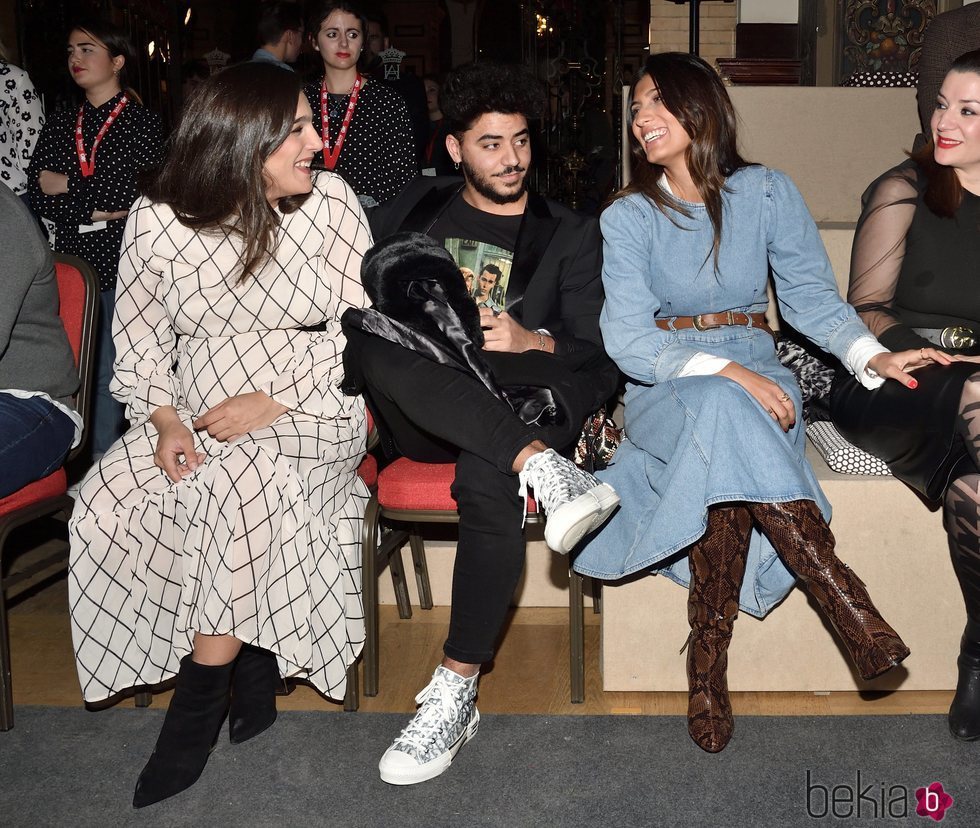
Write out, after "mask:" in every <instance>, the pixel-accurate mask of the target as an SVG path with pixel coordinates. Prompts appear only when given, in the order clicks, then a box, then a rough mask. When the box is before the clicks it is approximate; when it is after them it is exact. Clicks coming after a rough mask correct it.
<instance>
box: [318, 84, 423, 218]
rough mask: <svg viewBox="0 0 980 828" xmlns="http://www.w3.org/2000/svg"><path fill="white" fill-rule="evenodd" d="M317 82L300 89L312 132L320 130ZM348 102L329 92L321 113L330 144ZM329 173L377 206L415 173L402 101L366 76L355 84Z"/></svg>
mask: <svg viewBox="0 0 980 828" xmlns="http://www.w3.org/2000/svg"><path fill="white" fill-rule="evenodd" d="M321 83H322V79H321V80H318V81H315V82H313V83H308V84H307V85H306V86H305V87H304V89H303V91H304V92H305V93H306V99H307V100H308V101H309V103H310V108H311V109H312V110H313V128H314V129H315V130H316V131H317V132H318V133H320V132H321V121H320V84H321ZM349 101H350V95H330V105H329V108H328V110H327V117H328V120H329V123H330V145H331V146H333V145H334V143H335V141H336V140H337V136H338V135H339V134H340V127H341V125H342V124H343V122H344V115H345V114H346V113H347V104H348V102H349ZM321 134H322V133H321ZM317 160H318V161H319V160H320V158H318V159H317ZM333 171H334V172H335V173H339V174H340V175H341V176H343V177H344V179H345V180H346V181H347V183H348V184H350V186H351V189H352V190H353V191H354V192H355V193H356V194H357V196H358V198H359V199H360V200H361V203H362V204H363V205H364V206H365V207H372V206H374V204H382V203H384V202H385V201H387V200H388V199H390V198H393V197H394V196H396V195H398V193H399V192H400V191H401V189H402V187H404V186H405V184H406V183H407V182H409V181H411V179H412V178H413V177H414V176H415V175H416V174H417V173H418V163H417V162H416V160H415V143H414V141H413V137H412V125H411V123H410V122H409V120H408V112H407V111H406V109H405V102H404V101H403V100H402V98H401V96H400V95H399V94H398V93H397V92H395V91H393V90H392V89H390V88H389V87H387V86H385V85H384V84H382V83H378V82H377V81H375V80H370V79H369V80H368V83H367V84H365V86H363V87H362V88H361V91H360V93H359V94H358V96H357V106H356V107H355V109H354V116H353V118H351V123H350V127H349V128H348V130H347V137H346V138H345V139H344V145H343V147H342V148H341V150H340V158H339V159H338V160H337V166H336V167H334V169H333Z"/></svg>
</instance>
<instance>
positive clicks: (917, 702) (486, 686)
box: [10, 576, 952, 715]
mask: <svg viewBox="0 0 980 828" xmlns="http://www.w3.org/2000/svg"><path fill="white" fill-rule="evenodd" d="M67 607H68V589H67V579H66V578H65V577H64V576H62V577H60V578H57V579H55V580H53V582H51V583H49V585H48V586H46V587H45V588H44V589H41V590H39V591H37V592H35V593H34V594H31V595H28V596H26V597H24V598H22V599H20V600H16V599H15V601H14V602H13V604H12V606H11V608H10V623H11V650H12V673H13V689H14V704H15V705H26V704H35V705H38V704H40V705H64V706H75V705H81V699H80V693H79V687H78V680H77V678H76V675H75V666H74V661H73V658H72V649H71V634H70V626H69V619H68V610H67ZM448 617H449V614H448V609H447V608H445V607H437V608H435V609H433V610H428V611H427V610H420V609H417V608H416V609H415V612H414V617H413V618H412V619H410V620H405V621H402V620H400V619H399V618H398V614H397V612H396V610H395V608H394V607H389V606H385V607H382V611H381V688H380V689H381V692H380V693H379V695H378V696H377V697H375V698H362V701H361V709H362V710H365V711H386V712H408V711H411V710H414V708H415V702H414V697H415V694H416V693H417V692H418V691H419V690H420V689H421V688H422V687H424V686H425V684H426V683H427V682H428V680H429V677H430V675H431V673H432V670H433V668H434V666H435V665H436V664H437V663H438V661H439V659H440V657H441V651H442V644H443V641H444V639H445V636H446V630H447V626H448ZM567 619H568V616H567V610H565V609H557V608H522V609H518V610H516V611H515V612H514V613H513V615H512V617H511V620H510V624H509V627H508V629H507V630H506V634H505V636H504V639H503V641H502V643H501V646H500V649H499V652H498V655H497V658H496V661H495V662H494V663H493V664H492V665H490V667H489V669H488V671H487V672H486V673H485V675H484V677H483V678H482V679H481V682H480V710H481V711H482V712H485V713H541V714H568V715H574V714H586V713H591V714H623V715H635V714H653V715H657V714H660V715H664V714H673V715H677V714H683V713H684V712H685V709H686V695H685V694H683V693H606V692H603V690H602V677H601V676H600V674H599V616H597V615H595V614H593V613H592V612H591V611H590V610H587V611H586V624H587V627H586V636H585V653H586V699H585V703H584V704H575V705H573V704H571V703H570V702H569V698H568V686H569V684H568V629H567ZM736 634H737V633H736ZM640 657H642V656H640ZM168 695H169V694H160V695H159V696H158V697H156V698H155V700H154V705H158V704H159V705H163V704H165V703H166V702H167V700H168ZM951 695H952V694H951V693H950V692H920V691H900V692H895V693H881V694H860V693H856V692H849V693H828V694H821V695H817V694H814V693H735V694H733V707H734V708H735V712H736V714H741V715H753V714H755V715H796V714H799V715H853V714H865V715H867V714H886V715H887V714H899V713H945V712H946V710H947V709H948V707H949V702H950V698H951ZM121 704H132V701H131V700H129V701H123V702H121ZM279 708H280V709H282V710H325V711H340V710H341V709H342V708H341V706H340V705H339V704H337V703H335V702H332V701H328V700H326V699H323V698H322V697H321V696H319V695H318V694H317V693H316V692H315V691H313V690H312V689H310V688H308V687H305V686H299V687H297V688H296V689H295V691H294V692H293V693H292V694H291V695H290V696H287V697H283V698H281V699H280V700H279Z"/></svg>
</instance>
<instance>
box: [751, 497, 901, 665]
mask: <svg viewBox="0 0 980 828" xmlns="http://www.w3.org/2000/svg"><path fill="white" fill-rule="evenodd" d="M749 510H750V511H751V512H752V517H754V518H755V520H756V522H757V523H758V524H759V525H760V526H761V527H762V530H763V531H764V532H765V533H766V535H768V537H769V540H770V541H771V542H772V545H773V546H774V547H776V551H777V552H778V553H779V555H780V557H782V559H783V561H784V562H785V563H786V565H787V566H788V567H789V568H790V569H791V570H793V572H794V573H795V574H796V576H797V577H798V578H799V579H800V580H801V581H803V583H804V585H805V586H806V588H807V591H808V592H809V593H810V595H812V596H813V597H814V599H815V600H816V602H817V603H818V604H819V605H820V609H821V610H823V613H824V615H826V616H827V618H828V619H829V620H830V622H831V624H833V626H834V629H835V630H837V634H838V635H839V636H840V637H841V640H842V641H843V643H844V646H845V647H846V648H847V651H848V653H849V654H850V656H851V660H852V661H853V662H854V665H855V666H856V667H857V669H858V672H859V673H860V674H861V677H862V678H864V679H866V680H868V679H873V678H875V677H876V676H880V675H881V674H882V673H884V672H886V671H888V670H890V669H891V668H892V667H894V666H896V665H897V664H898V663H899V662H901V661H902V660H903V659H905V657H906V656H908V654H909V648H908V647H906V646H905V642H904V641H902V639H901V638H899V637H898V633H896V632H895V630H893V629H892V628H891V626H889V624H888V623H887V622H886V621H885V619H884V618H882V617H881V613H879V612H878V610H877V609H876V608H875V605H874V603H873V602H872V601H871V596H870V595H868V590H867V588H866V587H865V586H864V583H863V582H862V581H861V579H860V578H858V576H857V575H856V574H855V573H854V572H852V571H851V569H850V568H849V567H848V566H847V564H845V563H844V562H843V561H841V560H840V559H839V558H838V557H837V555H836V554H834V536H833V533H832V532H831V531H830V527H829V526H828V525H827V521H825V520H824V519H823V515H821V514H820V510H819V509H818V508H817V504H816V503H814V502H813V501H812V500H791V501H789V502H787V503H750V504H749Z"/></svg>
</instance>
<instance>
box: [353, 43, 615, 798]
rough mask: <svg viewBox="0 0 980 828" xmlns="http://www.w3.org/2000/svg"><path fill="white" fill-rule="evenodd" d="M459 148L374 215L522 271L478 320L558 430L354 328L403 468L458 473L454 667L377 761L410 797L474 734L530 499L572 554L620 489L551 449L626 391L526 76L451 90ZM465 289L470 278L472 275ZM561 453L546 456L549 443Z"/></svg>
mask: <svg viewBox="0 0 980 828" xmlns="http://www.w3.org/2000/svg"><path fill="white" fill-rule="evenodd" d="M442 96H443V102H442V110H443V113H444V114H445V116H446V118H447V119H448V120H449V126H450V134H449V136H448V137H447V139H446V144H447V149H448V150H449V153H450V155H451V156H452V158H453V160H454V161H455V162H456V163H458V164H459V166H460V167H461V169H462V172H463V178H462V179H460V178H449V177H446V178H432V177H419V178H416V179H415V180H413V181H412V182H409V184H408V185H407V186H406V188H405V189H404V190H403V191H402V193H401V195H399V196H398V197H397V198H395V199H393V200H392V201H390V202H388V203H386V204H384V205H383V206H382V207H380V208H379V209H378V210H376V211H375V212H374V214H373V216H372V220H371V223H372V230H373V231H374V234H375V238H376V239H384V238H385V237H387V236H389V235H391V234H393V233H396V232H399V231H408V230H413V231H417V232H421V233H425V234H426V235H428V236H430V237H431V238H433V239H435V240H436V241H437V242H438V243H439V244H441V245H443V246H445V247H446V248H447V249H448V250H449V251H450V252H455V253H458V254H459V256H458V258H464V255H465V256H467V257H470V258H467V260H466V261H465V262H461V261H457V262H456V264H457V265H461V264H466V265H467V266H469V267H471V268H472V269H473V270H475V271H477V272H480V271H479V269H482V268H483V267H484V266H485V263H486V262H487V261H488V260H490V259H492V260H493V261H494V262H497V263H500V262H511V266H510V269H509V276H508V278H507V280H506V292H505V293H504V295H503V296H502V297H501V304H502V305H503V306H504V309H503V310H502V311H501V312H499V313H496V312H494V310H492V309H490V308H481V309H480V310H479V313H480V321H481V325H482V327H483V333H484V338H485V344H484V350H483V355H484V357H485V359H486V362H487V364H488V365H489V367H490V369H491V370H492V372H493V375H494V378H495V379H496V381H497V382H498V383H499V384H500V385H501V386H512V385H522V386H537V387H541V386H547V387H548V388H549V389H551V391H552V392H553V394H554V396H555V399H556V400H557V401H558V409H559V415H558V418H557V421H556V422H555V423H553V424H552V425H548V426H544V427H539V426H531V425H526V424H525V423H524V422H523V421H522V420H521V419H520V418H518V417H517V415H516V414H514V413H513V411H512V410H511V408H510V406H509V405H508V404H507V403H506V402H504V401H502V400H500V399H498V398H497V397H496V396H494V394H492V393H491V392H490V391H488V390H487V387H486V386H485V385H484V384H483V383H482V382H480V381H479V380H478V379H476V378H475V377H474V376H472V375H470V374H469V373H466V372H464V371H461V370H457V369H455V368H452V367H449V366H447V365H443V364H440V363H438V362H435V361H432V360H429V359H426V358H425V357H424V356H421V355H419V354H418V353H416V352H414V351H411V350H408V349H406V348H403V347H401V346H400V345H398V344H395V343H393V342H390V341H388V340H386V339H383V338H380V337H376V336H370V335H366V334H364V333H363V332H362V331H359V330H352V331H349V332H348V334H349V335H348V347H347V352H346V354H345V366H346V369H347V374H348V378H350V377H351V376H354V377H356V378H358V379H359V380H360V382H361V384H362V386H363V387H364V390H365V397H366V398H367V400H368V404H369V405H370V406H371V407H372V408H373V409H374V410H375V412H376V413H377V414H379V415H380V416H379V420H380V422H381V424H382V425H383V427H384V429H383V430H384V431H387V433H388V438H389V439H388V442H389V443H390V442H393V443H394V446H395V447H396V448H397V450H398V451H400V452H401V453H402V454H404V455H405V456H408V457H410V458H412V459H414V460H419V461H428V462H452V461H455V463H456V479H455V481H454V483H453V496H454V497H455V499H456V502H457V505H458V509H459V516H460V523H459V543H458V546H457V553H456V562H455V570H454V576H453V598H452V613H451V618H450V629H449V637H448V639H447V641H446V644H445V647H444V652H445V658H444V659H443V662H442V664H441V665H440V666H439V667H437V668H436V672H435V674H434V675H433V678H432V681H431V682H430V683H429V685H428V686H427V687H426V688H425V689H424V690H423V691H422V692H421V693H420V694H419V696H418V697H417V701H419V702H420V707H419V710H418V711H417V713H416V714H415V717H414V718H413V719H412V721H411V722H410V723H409V725H408V726H407V727H406V728H405V729H404V730H403V731H402V733H401V735H399V737H398V738H397V739H395V741H394V743H393V744H392V746H391V747H390V748H389V749H388V751H387V752H386V753H385V754H384V756H383V757H382V759H381V762H380V765H379V769H380V772H381V778H382V779H383V780H384V781H386V782H389V783H392V784H401V785H408V784H414V783H416V782H422V781H425V780H427V779H431V778H433V777H435V776H438V775H439V774H440V773H442V772H443V771H444V770H445V769H446V768H448V767H449V764H450V762H451V761H452V758H453V756H454V755H455V754H456V752H457V751H458V750H459V748H460V747H461V746H462V745H463V744H465V742H466V741H467V740H468V739H470V738H471V737H472V736H473V735H474V734H475V733H476V728H477V724H478V723H479V713H478V712H477V710H476V706H475V698H476V683H477V678H478V675H479V671H480V666H481V665H482V664H483V663H484V662H486V661H489V660H490V659H491V658H492V657H493V652H494V646H495V644H496V639H497V637H498V636H499V634H500V630H501V627H502V625H503V623H504V620H505V616H506V613H507V610H508V608H509V606H510V601H511V599H512V597H513V594H514V589H515V587H516V585H517V581H518V579H519V578H520V575H521V572H522V571H523V568H524V551H525V541H524V536H523V529H522V510H523V500H524V498H523V494H522V493H523V492H524V491H526V488H525V487H526V486H527V485H528V484H529V485H530V486H531V487H532V488H533V489H534V495H535V498H536V499H537V501H538V502H539V504H541V506H542V507H543V509H544V511H545V513H546V514H547V516H548V522H547V526H546V530H545V540H546V541H547V542H548V544H549V546H551V547H552V548H553V549H556V550H557V551H559V552H568V551H569V550H570V549H571V548H573V547H574V546H575V545H576V544H577V543H578V541H579V540H581V538H582V537H583V536H584V535H585V534H586V533H588V532H590V531H592V530H594V529H596V528H598V526H599V525H601V523H602V522H603V521H605V520H606V518H608V516H609V515H610V514H611V513H612V511H613V509H614V508H615V506H616V504H617V503H618V497H617V496H616V494H615V492H613V491H612V489H611V487H609V486H607V485H604V484H600V483H599V482H598V481H597V480H596V479H595V478H594V477H592V476H591V475H588V474H585V473H584V472H581V471H580V470H578V469H577V468H576V467H575V466H574V465H573V464H572V463H571V462H570V461H569V460H567V459H565V458H564V457H561V456H560V455H558V454H557V453H556V452H555V451H554V450H553V449H554V448H557V449H565V448H567V447H568V446H569V445H571V444H572V443H574V441H575V439H576V438H577V437H578V435H579V433H580V431H581V427H582V423H583V420H584V418H585V417H586V415H588V414H590V413H591V412H593V411H594V410H595V409H596V408H598V407H599V406H600V405H601V404H602V403H604V402H605V401H606V400H607V399H608V398H609V397H610V396H611V394H612V393H613V392H614V391H615V388H616V384H617V380H618V375H617V372H616V369H615V367H614V366H613V364H612V362H611V361H610V360H609V359H608V357H607V356H606V355H605V353H604V351H603V349H602V339H601V336H600V333H599V311H600V310H601V307H602V300H603V295H602V284H601V281H600V266H601V247H600V237H599V228H598V223H597V222H596V220H595V219H594V218H591V217H584V216H580V215H577V214H575V213H573V212H571V211H570V210H568V209H566V208H564V207H562V206H561V205H559V204H557V203H555V202H553V201H550V200H548V199H545V198H542V197H541V196H538V195H536V194H534V193H530V192H528V190H527V186H526V176H527V170H528V166H529V164H530V161H531V152H530V134H529V131H528V118H529V117H531V118H533V117H536V116H539V115H540V113H541V111H542V110H543V107H544V94H543V90H542V89H541V87H540V85H539V84H538V82H537V81H536V80H535V79H534V78H533V77H531V76H530V75H528V74H527V73H526V72H524V71H523V70H522V69H519V68H518V67H510V66H497V65H493V64H486V63H481V64H480V65H478V66H476V65H473V66H468V67H462V68H461V69H458V70H457V71H456V72H455V73H454V74H453V75H451V76H450V77H449V78H448V79H447V81H446V84H445V85H444V87H443V92H442ZM460 278H462V276H461V277H460ZM549 446H550V447H553V448H548V447H549Z"/></svg>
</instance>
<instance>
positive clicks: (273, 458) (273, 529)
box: [69, 173, 371, 701]
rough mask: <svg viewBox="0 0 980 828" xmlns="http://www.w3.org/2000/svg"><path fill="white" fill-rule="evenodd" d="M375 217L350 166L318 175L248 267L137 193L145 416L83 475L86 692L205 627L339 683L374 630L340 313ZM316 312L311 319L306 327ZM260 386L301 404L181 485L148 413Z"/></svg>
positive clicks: (127, 311) (357, 432)
mask: <svg viewBox="0 0 980 828" xmlns="http://www.w3.org/2000/svg"><path fill="white" fill-rule="evenodd" d="M370 244H371V234H370V230H369V229H368V226H367V222H366V220H365V218H364V215H363V213H362V212H361V208H360V206H359V205H358V202H357V198H356V196H355V195H354V193H353V192H352V191H351V189H350V188H349V187H348V186H347V184H346V183H344V181H343V179H341V178H340V177H339V176H335V175H333V174H330V173H321V174H319V175H318V176H317V177H316V179H315V182H314V191H313V194H312V195H311V196H310V198H309V199H308V200H307V201H306V203H305V204H304V205H303V207H302V208H301V209H300V210H299V211H297V212H295V213H292V214H291V215H287V216H285V217H284V218H283V221H282V225H281V229H280V232H279V248H278V250H277V252H276V255H275V259H274V261H271V262H269V263H268V264H267V265H266V266H265V267H264V268H263V270H262V272H261V273H260V274H259V275H258V276H257V277H255V278H249V279H248V280H247V281H245V282H244V283H243V284H241V285H236V284H235V281H236V277H235V276H234V274H235V270H236V268H235V265H236V262H237V260H238V251H239V249H240V242H239V241H238V240H237V239H236V238H234V237H230V236H227V235H225V234H217V233H213V232H212V233H204V232H198V231H194V230H191V229H189V228H187V227H185V226H184V225H182V224H180V223H179V222H178V221H177V219H176V218H175V216H174V213H173V211H172V210H171V208H170V207H168V206H166V205H161V204H153V203H151V202H149V201H147V200H146V199H145V198H140V199H139V200H137V201H136V203H135V204H134V205H133V208H132V210H131V212H130V215H129V219H128V222H127V225H126V233H125V237H124V240H123V251H122V258H121V260H120V264H119V294H118V297H117V300H116V318H115V322H114V324H113V337H114V339H115V343H116V349H117V358H116V365H115V379H114V381H113V386H112V390H113V393H114V394H115V396H116V397H117V398H119V399H120V400H124V401H125V402H126V405H127V414H128V416H129V418H130V422H131V423H132V424H133V427H132V428H131V429H130V430H129V432H127V433H126V434H125V435H124V436H123V437H122V438H121V439H120V440H119V441H118V442H117V443H116V444H115V445H113V446H112V448H111V449H110V450H109V452H108V453H107V454H106V455H105V456H104V457H103V458H102V461H101V462H100V463H99V464H98V465H97V466H95V467H94V468H93V469H92V470H91V471H90V472H89V474H88V476H87V477H86V479H85V481H84V483H83V485H82V487H81V492H80V493H79V497H78V500H77V502H76V505H75V511H74V514H73V515H72V519H71V523H70V534H71V571H70V578H69V597H70V603H71V616H72V636H73V639H74V645H75V657H76V661H77V666H78V675H79V680H80V682H81V686H82V694H83V696H84V698H85V699H86V700H87V701H98V700H100V699H105V698H107V697H108V696H111V695H113V694H114V693H116V692H118V691H120V690H124V689H126V688H129V687H132V686H134V685H142V684H155V683H157V682H160V681H163V680H164V679H166V678H168V677H170V676H172V675H174V674H176V672H177V670H178V667H179V661H180V659H181V657H182V656H183V655H185V654H187V653H188V652H190V651H191V649H192V641H193V636H194V632H195V631H199V632H202V633H206V634H209V635H219V634H230V635H234V636H235V637H236V638H238V639H240V640H241V641H244V642H246V643H250V644H255V645H258V646H260V647H264V648H267V649H269V650H272V651H273V652H275V653H276V654H277V656H278V659H279V668H280V671H281V672H282V673H283V674H284V675H293V674H299V675H301V676H303V677H306V678H308V679H309V680H310V681H311V682H312V683H313V685H314V686H315V687H316V688H317V689H318V690H320V691H321V692H322V693H325V694H327V695H329V696H333V697H335V698H339V697H342V696H343V694H344V690H345V686H346V675H345V671H346V669H347V666H348V665H349V664H350V663H351V662H352V661H353V659H354V658H355V657H356V656H357V654H358V652H359V651H360V648H361V645H362V644H363V641H364V612H363V607H362V603H361V569H360V567H361V562H360V548H359V543H358V541H359V538H360V527H361V516H362V513H363V508H364V505H365V502H366V499H367V490H366V488H365V486H364V484H363V482H362V481H361V480H360V479H359V478H358V477H357V476H356V474H355V469H356V468H357V465H358V463H359V461H360V459H361V457H362V456H363V453H364V443H365V424H364V409H363V403H362V402H361V400H360V399H358V398H350V397H344V396H343V395H342V394H341V392H340V390H339V388H338V385H339V383H340V380H341V378H342V372H343V365H342V359H341V357H342V354H343V349H344V342H345V340H344V336H343V334H342V333H341V330H340V322H339V319H340V316H341V314H342V313H343V312H344V310H345V309H346V308H348V307H363V306H364V304H365V296H364V292H363V289H362V287H361V283H360V266H361V258H362V257H363V255H364V253H365V251H366V250H367V248H368V247H369V245H370ZM310 329H314V330H310ZM255 390H262V391H264V392H266V393H267V394H269V395H270V396H272V397H274V398H275V399H276V400H278V401H279V402H281V403H283V404H284V405H286V406H288V407H289V409H290V410H289V411H287V412H286V413H285V414H283V415H282V416H280V417H279V418H278V419H277V420H276V421H275V422H274V423H272V425H270V426H268V427H267V428H263V429H260V430H257V431H253V432H251V433H250V434H248V435H246V436H244V437H242V438H239V439H238V440H236V441H234V442H231V443H221V442H219V441H217V440H215V439H213V438H211V437H210V436H209V435H208V434H207V432H198V433H197V434H196V440H197V443H198V450H199V451H202V452H204V453H205V454H206V456H207V459H206V461H205V462H204V463H203V464H202V465H201V467H199V468H198V469H197V471H196V472H194V474H192V475H191V476H190V477H188V478H185V479H184V480H182V481H181V482H180V483H176V484H175V483H172V482H171V481H170V479H169V478H168V477H167V476H166V474H165V473H164V472H163V471H162V470H161V469H159V468H157V467H156V466H155V465H154V463H153V452H154V450H155V448H156V442H157V432H156V429H155V428H154V427H153V425H152V424H151V423H150V422H149V416H150V414H151V413H152V412H153V411H154V410H156V409H157V408H158V407H160V406H165V405H173V406H175V407H176V408H177V410H178V412H179V413H180V416H181V418H182V419H183V420H184V422H185V423H186V424H188V427H190V421H191V420H193V419H194V418H195V417H196V416H198V415H199V414H201V413H203V412H204V411H206V410H207V409H209V408H211V407H213V406H215V405H217V404H218V403H220V402H221V401H222V400H224V399H226V398H227V397H231V396H234V395H236V394H241V393H247V392H250V391H255Z"/></svg>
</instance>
